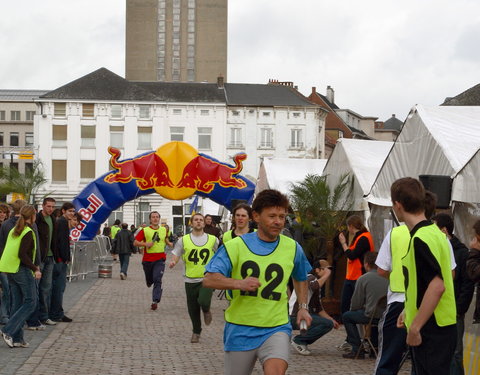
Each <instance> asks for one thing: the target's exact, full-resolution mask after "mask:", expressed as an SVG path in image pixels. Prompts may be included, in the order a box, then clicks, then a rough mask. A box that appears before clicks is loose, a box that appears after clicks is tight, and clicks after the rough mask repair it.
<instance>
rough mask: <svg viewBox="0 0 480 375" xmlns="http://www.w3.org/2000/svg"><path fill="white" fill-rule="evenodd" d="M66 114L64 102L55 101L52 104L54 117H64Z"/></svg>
mask: <svg viewBox="0 0 480 375" xmlns="http://www.w3.org/2000/svg"><path fill="white" fill-rule="evenodd" d="M66 114H67V105H66V104H65V103H55V104H54V105H53V116H54V117H65V116H66Z"/></svg>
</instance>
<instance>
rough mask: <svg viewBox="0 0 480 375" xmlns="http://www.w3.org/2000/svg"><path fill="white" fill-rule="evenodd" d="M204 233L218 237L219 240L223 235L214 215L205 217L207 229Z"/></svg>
mask: <svg viewBox="0 0 480 375" xmlns="http://www.w3.org/2000/svg"><path fill="white" fill-rule="evenodd" d="M203 231H204V232H205V233H207V234H211V235H213V236H215V237H217V238H218V239H220V236H221V235H222V231H221V230H220V228H218V227H217V225H216V223H215V220H214V219H213V217H212V215H205V228H204V229H203Z"/></svg>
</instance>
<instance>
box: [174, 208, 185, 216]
mask: <svg viewBox="0 0 480 375" xmlns="http://www.w3.org/2000/svg"><path fill="white" fill-rule="evenodd" d="M172 215H183V212H182V206H172Z"/></svg>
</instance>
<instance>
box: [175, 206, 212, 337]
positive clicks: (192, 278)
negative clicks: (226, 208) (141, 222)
mask: <svg viewBox="0 0 480 375" xmlns="http://www.w3.org/2000/svg"><path fill="white" fill-rule="evenodd" d="M191 221H192V232H191V233H190V234H187V235H185V236H183V237H181V238H179V240H178V241H177V243H176V244H175V247H174V249H173V253H172V254H173V257H172V261H171V262H170V264H169V267H170V268H173V267H175V265H176V264H177V263H178V262H179V260H180V259H182V260H183V262H184V263H185V273H184V281H185V293H186V295H187V307H188V315H190V320H191V321H192V326H193V333H192V339H191V340H190V342H192V343H197V342H199V340H200V333H201V332H202V321H201V319H200V312H201V311H202V312H203V320H204V322H205V325H207V326H208V325H210V323H211V322H212V313H211V311H210V302H211V299H212V293H213V289H210V288H205V287H204V286H203V285H202V281H203V274H204V273H205V266H206V265H207V264H208V262H209V261H210V259H212V257H213V254H214V253H215V251H216V250H217V247H218V239H217V238H216V237H215V236H213V235H211V234H207V233H205V232H204V231H203V228H204V227H205V218H204V217H203V215H202V214H200V213H196V214H195V215H193V217H192V219H191Z"/></svg>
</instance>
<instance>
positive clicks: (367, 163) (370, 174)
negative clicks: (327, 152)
mask: <svg viewBox="0 0 480 375" xmlns="http://www.w3.org/2000/svg"><path fill="white" fill-rule="evenodd" d="M392 146H393V142H384V141H369V140H364V139H347V138H341V139H339V140H338V141H337V145H336V146H335V149H334V150H333V152H332V155H331V156H330V159H328V163H327V165H326V166H325V169H324V170H323V174H324V175H328V177H327V182H328V184H329V185H330V186H331V187H332V186H335V185H336V184H337V183H338V181H339V180H340V176H342V175H344V174H346V173H350V174H351V175H353V176H354V178H355V181H354V191H353V194H354V197H355V200H356V202H355V206H354V210H363V209H365V207H363V205H362V200H363V197H364V195H366V194H368V192H369V191H370V189H371V187H372V185H373V183H374V182H375V178H376V177H377V174H378V171H379V170H380V168H381V167H382V164H383V162H384V161H385V159H386V157H387V155H388V153H389V152H390V149H391V148H392Z"/></svg>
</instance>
